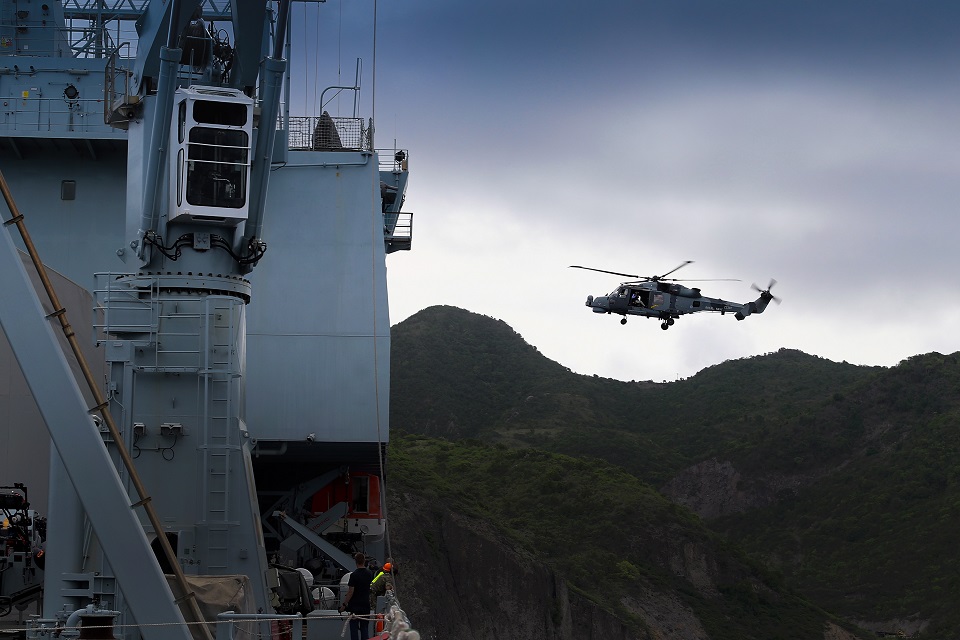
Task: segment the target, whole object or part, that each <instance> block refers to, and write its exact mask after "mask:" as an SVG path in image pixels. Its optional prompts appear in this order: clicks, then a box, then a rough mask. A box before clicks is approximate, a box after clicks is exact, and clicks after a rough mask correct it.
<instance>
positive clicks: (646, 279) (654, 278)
mask: <svg viewBox="0 0 960 640" xmlns="http://www.w3.org/2000/svg"><path fill="white" fill-rule="evenodd" d="M688 264H693V260H684V261H683V262H682V263H681V264H680V265H679V266H676V267H674V268H673V269H671V270H670V271H667V272H666V273H664V274H663V275H659V276H644V277H641V276H638V275H634V274H631V273H620V272H618V271H607V270H606V269H595V268H593V267H582V266H580V265H578V264H572V265H570V268H571V269H586V270H587V271H598V272H600V273H609V274H610V275H614V276H623V277H624V278H637V279H636V280H632V281H630V283H629V284H635V283H640V282H740V280H739V279H737V278H706V279H704V278H695V279H689V278H686V279H680V278H668V277H667V276H668V275H670V274H671V273H675V272H676V271H679V270H680V269H682V268H684V267H685V266H687V265H688ZM624 284H628V283H624Z"/></svg>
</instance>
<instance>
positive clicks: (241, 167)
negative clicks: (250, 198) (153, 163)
mask: <svg viewBox="0 0 960 640" xmlns="http://www.w3.org/2000/svg"><path fill="white" fill-rule="evenodd" d="M247 140H248V139H247V133H246V132H245V131H241V130H238V129H215V128H211V127H193V128H192V129H190V140H189V143H188V145H187V148H188V154H187V202H189V203H190V204H192V205H202V206H208V207H227V208H232V209H239V208H240V207H242V206H243V205H244V204H245V203H246V193H247V184H246V182H247V154H248V142H247Z"/></svg>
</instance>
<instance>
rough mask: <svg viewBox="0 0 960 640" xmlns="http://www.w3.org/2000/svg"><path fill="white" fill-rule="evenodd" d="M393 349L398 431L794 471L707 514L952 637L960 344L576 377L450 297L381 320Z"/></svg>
mask: <svg viewBox="0 0 960 640" xmlns="http://www.w3.org/2000/svg"><path fill="white" fill-rule="evenodd" d="M392 354H393V361H392V365H393V373H392V376H393V382H392V384H393V396H392V397H393V399H392V403H393V406H392V408H391V421H392V424H393V425H394V427H395V428H396V427H399V428H401V429H403V430H405V431H408V432H411V433H418V434H427V435H431V436H440V437H445V438H448V439H450V440H463V439H466V438H476V439H479V440H480V441H482V442H484V443H487V444H488V445H492V446H497V445H499V446H500V447H501V449H499V450H500V451H508V452H510V453H511V455H514V454H515V455H520V453H521V451H520V450H524V449H526V450H528V452H527V455H531V456H540V455H546V454H545V453H544V452H552V453H558V454H566V455H568V456H571V458H567V459H568V460H574V461H575V462H576V464H581V463H582V464H586V465H587V466H588V467H589V466H591V465H593V466H596V465H598V464H599V463H598V462H597V460H603V461H604V463H605V466H603V467H602V468H603V469H604V473H613V472H614V471H616V473H621V472H620V471H619V470H620V469H622V470H623V471H625V472H627V473H628V474H630V475H632V476H633V477H634V478H635V479H636V480H637V481H639V482H640V484H638V485H637V486H640V487H644V486H646V485H644V484H643V483H644V482H645V483H649V484H651V485H653V486H657V487H658V486H662V485H663V484H664V483H665V482H666V481H667V480H669V479H671V478H673V477H674V476H676V475H677V474H679V473H681V472H683V471H684V470H685V469H687V468H689V467H690V466H691V465H693V464H695V463H697V462H700V461H703V460H710V459H716V460H719V461H726V462H729V463H731V464H732V465H733V466H734V467H735V468H736V470H737V472H738V473H739V474H740V476H741V482H742V483H744V484H745V485H746V484H752V485H763V484H764V483H767V482H770V480H771V479H772V478H775V477H790V478H792V479H795V482H796V486H793V487H792V488H791V489H790V490H787V491H780V492H779V493H778V494H777V502H776V503H775V504H773V505H772V506H766V507H764V508H757V509H754V510H751V511H748V512H747V513H744V514H741V515H738V516H730V517H727V518H723V519H721V520H719V521H714V522H709V523H707V524H708V525H709V526H710V527H711V528H712V529H713V530H714V531H717V532H721V533H723V534H725V535H729V536H730V538H729V539H730V540H735V541H737V542H738V543H742V544H744V546H745V548H749V549H750V550H751V554H752V556H753V557H754V558H756V559H758V560H759V561H762V562H765V563H768V564H769V566H770V567H772V568H773V569H774V570H775V571H777V572H780V573H781V574H782V575H783V577H784V580H785V581H786V584H787V585H789V586H791V587H793V588H795V589H797V590H799V592H802V593H803V594H805V595H806V596H807V597H809V598H811V599H812V600H813V601H815V602H817V603H819V604H820V605H821V606H823V607H824V608H825V609H828V610H830V611H833V612H836V613H839V614H841V615H843V616H845V617H847V618H849V619H858V620H877V621H881V620H894V619H907V618H910V617H911V616H913V617H915V618H916V617H919V618H922V619H929V620H932V624H931V626H930V630H929V633H931V634H935V635H932V636H930V637H955V636H960V613H957V612H956V611H955V608H954V606H953V603H954V602H955V601H956V598H957V596H958V595H960V564H958V560H957V555H956V554H955V553H952V549H951V545H950V543H951V542H952V541H953V539H955V537H956V536H955V532H954V529H955V522H956V518H957V513H958V508H960V491H958V488H957V483H958V478H960V435H958V433H960V432H958V428H957V427H958V424H960V364H958V356H960V354H954V355H946V356H942V355H940V354H927V355H924V356H917V357H914V358H911V359H909V360H906V361H904V362H902V363H901V364H900V365H898V366H897V367H893V368H889V369H887V368H880V367H858V366H854V365H849V364H846V363H835V362H831V361H829V360H825V359H822V358H818V357H815V356H809V355H806V354H803V353H800V352H798V351H791V350H780V351H778V352H776V353H771V354H767V355H764V356H759V357H753V358H746V359H742V360H736V361H731V362H726V363H723V364H721V365H717V366H715V367H710V368H709V369H705V370H704V371H701V372H700V373H698V374H697V375H696V376H693V377H691V378H688V379H686V380H682V381H678V382H674V383H668V384H655V383H650V382H642V383H625V382H619V381H614V380H607V379H603V378H598V377H594V376H581V375H576V374H573V373H571V372H569V371H568V370H567V369H565V368H564V367H562V366H561V365H559V364H557V363H555V362H552V361H550V360H548V359H547V358H545V357H543V356H542V355H541V354H539V353H538V352H537V351H536V349H535V348H533V347H531V346H530V345H529V344H527V343H525V342H524V341H523V339H522V338H521V337H520V336H519V335H518V334H516V333H515V332H514V331H513V330H512V329H510V328H509V327H508V326H507V325H506V324H504V323H503V322H501V321H497V320H494V319H491V318H486V317H483V316H478V315H475V314H471V313H469V312H466V311H463V310H461V309H455V308H452V307H434V308H431V309H426V310H424V311H422V312H420V313H418V314H417V315H415V316H413V317H411V318H410V319H408V320H406V321H404V322H403V323H401V324H399V325H398V326H397V327H395V329H394V333H393V351H392ZM471 446H474V447H479V444H476V445H471ZM515 450H517V451H515ZM549 459H550V460H553V459H554V458H553V457H550V458H549ZM556 459H562V458H556ZM585 460H586V461H585ZM571 464H572V463H571ZM607 465H613V466H607ZM614 467H616V468H617V469H614ZM493 471H496V469H494V470H493ZM617 477H622V476H617ZM478 481H479V480H478ZM631 486H633V485H631ZM524 487H526V485H521V486H520V487H518V489H517V490H518V491H522V490H523V489H524ZM647 490H648V489H647ZM524 495H526V498H524V497H523V496H522V495H521V496H516V499H517V500H519V501H521V502H522V501H523V500H524V499H526V500H531V499H532V498H531V496H535V495H537V494H536V493H530V494H529V495H527V494H524ZM486 515H487V516H489V517H494V516H495V515H497V514H492V513H491V514H486ZM497 517H498V518H501V519H502V520H503V521H504V522H503V524H504V526H508V525H509V526H511V527H513V529H515V530H516V534H515V535H516V536H517V539H519V540H522V539H523V538H524V536H525V535H526V536H534V535H538V534H536V529H535V527H536V524H535V523H534V524H532V525H531V526H533V527H534V529H526V528H525V527H526V526H527V524H528V523H525V522H522V521H521V520H516V521H511V520H510V517H509V516H508V515H506V516H505V515H503V514H501V515H499V516H497ZM600 518H601V521H602V520H603V517H602V514H601V515H600ZM597 526H598V527H600V528H604V529H612V528H615V527H614V523H613V521H612V520H607V521H606V524H605V525H602V524H598V525H597ZM524 532H526V533H524ZM558 562H562V561H558ZM574 564H575V563H574ZM936 634H939V635H936Z"/></svg>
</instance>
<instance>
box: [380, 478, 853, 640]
mask: <svg viewBox="0 0 960 640" xmlns="http://www.w3.org/2000/svg"><path fill="white" fill-rule="evenodd" d="M389 496H390V497H389V500H388V507H389V517H390V523H391V540H392V548H391V553H392V556H393V557H394V559H395V560H396V561H397V562H396V564H397V566H398V567H399V569H400V573H399V575H398V577H397V596H398V599H399V601H400V603H401V605H402V606H403V608H404V610H405V611H406V612H407V614H408V616H409V617H410V619H411V620H412V622H413V623H414V626H415V627H416V628H417V629H418V630H419V631H420V633H421V634H422V637H423V638H424V639H425V640H448V639H452V638H457V639H458V640H493V639H496V640H611V639H612V640H667V639H670V640H711V639H712V638H716V637H718V636H716V635H715V634H713V635H711V633H709V632H708V631H707V630H706V629H705V628H704V625H703V624H702V623H701V621H700V619H699V618H698V616H697V614H696V613H695V612H694V611H693V610H692V609H691V608H690V606H689V605H688V603H687V602H686V601H685V596H684V594H682V593H678V592H676V591H672V590H671V589H668V588H664V586H663V585H662V584H659V585H658V584H654V583H652V582H650V581H648V580H647V579H645V578H643V577H640V578H639V579H638V580H637V581H636V584H637V587H636V589H635V590H634V592H633V593H632V594H631V595H629V596H627V597H622V598H621V599H620V602H619V603H618V604H619V605H621V607H622V609H625V610H626V611H628V612H629V617H630V618H631V620H630V621H629V622H624V621H623V620H621V619H620V618H619V617H617V616H615V615H614V614H613V613H611V608H610V607H609V606H608V605H610V604H614V603H603V602H600V603H597V602H594V601H593V600H591V599H589V598H588V597H586V596H585V595H583V594H582V593H581V592H579V591H578V590H577V589H575V588H574V587H571V586H570V585H569V584H568V582H567V581H566V580H565V579H564V578H563V577H562V576H561V575H560V574H559V572H558V571H556V570H554V569H552V568H550V567H547V566H545V565H544V564H542V563H541V562H539V561H538V560H537V559H536V558H534V557H532V556H531V555H530V554H529V553H526V552H524V551H523V550H522V549H521V548H520V547H519V546H518V545H516V544H515V543H513V541H511V540H509V539H507V538H506V537H505V536H504V535H503V534H502V533H500V532H499V531H497V530H496V529H495V528H493V527H492V526H491V525H490V524H489V523H487V522H484V521H482V520H478V519H476V518H472V517H468V516H465V515H462V514H459V513H455V512H452V511H449V510H447V509H445V508H444V507H443V506H442V505H440V504H438V503H436V502H434V501H430V500H427V499H425V498H423V497H422V496H420V495H418V494H417V493H416V492H415V491H411V490H400V491H391V492H390V494H389ZM680 542H681V541H678V544H675V545H671V544H668V545H666V546H668V547H673V548H674V549H675V551H676V552H675V553H672V554H670V557H669V558H664V561H665V562H667V563H668V564H669V566H670V569H671V571H672V572H673V573H674V574H675V575H677V576H681V577H683V578H684V579H685V580H687V581H688V582H689V583H690V585H691V587H692V588H694V589H696V590H697V591H698V592H701V593H712V594H714V596H717V597H716V598H715V599H716V601H717V602H718V603H720V605H719V606H720V607H721V609H722V608H723V605H722V601H723V599H722V598H720V597H719V596H718V585H717V582H716V578H717V571H718V569H717V566H716V564H717V563H716V560H715V559H714V558H712V556H711V555H710V552H709V550H707V549H705V548H704V547H702V546H698V545H696V544H691V543H685V544H681V543H680ZM597 571H598V572H601V573H602V572H604V571H610V568H606V567H598V568H597ZM747 589H748V591H751V590H754V591H756V594H755V596H751V597H758V598H759V599H760V600H763V599H765V598H769V599H771V600H778V599H779V596H777V595H776V594H774V593H773V592H770V591H769V590H768V589H765V588H764V587H763V586H762V585H759V584H757V583H754V584H753V585H752V587H748V588H747ZM731 613H732V612H731ZM721 615H722V614H721ZM790 637H793V636H790ZM810 637H813V636H810ZM822 637H823V638H824V639H825V640H856V636H854V635H852V634H850V633H849V632H847V631H845V630H844V629H842V628H840V627H838V626H836V625H835V624H832V623H830V622H827V621H825V622H824V627H823V636H822Z"/></svg>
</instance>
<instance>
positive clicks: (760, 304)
mask: <svg viewBox="0 0 960 640" xmlns="http://www.w3.org/2000/svg"><path fill="white" fill-rule="evenodd" d="M770 299H771V296H770V295H769V294H768V293H767V294H764V293H761V295H760V297H759V298H758V299H757V300H755V301H753V302H747V303H743V304H741V303H739V302H730V301H729V300H722V299H720V298H710V297H707V296H704V295H701V293H700V289H698V288H691V287H685V286H683V285H680V284H676V283H674V282H656V281H649V282H641V283H623V284H621V285H620V286H619V287H617V288H616V289H614V290H613V291H611V292H610V293H608V294H607V295H605V296H597V297H593V296H587V303H586V306H588V307H590V308H591V310H592V311H593V312H594V313H615V314H618V315H621V316H624V317H623V319H622V320H621V321H620V322H621V323H623V324H626V321H627V320H626V316H628V315H635V316H645V317H648V318H658V319H660V320H661V321H662V324H661V326H662V328H664V329H666V328H667V327H669V326H670V325H672V324H673V322H674V320H675V319H676V318H679V317H680V316H682V315H685V314H688V313H699V312H701V311H713V312H719V313H720V314H726V313H733V314H734V316H735V317H736V318H737V320H743V319H744V318H746V317H747V316H749V315H751V314H753V313H763V310H764V309H765V308H766V306H767V303H769V301H770Z"/></svg>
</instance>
